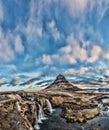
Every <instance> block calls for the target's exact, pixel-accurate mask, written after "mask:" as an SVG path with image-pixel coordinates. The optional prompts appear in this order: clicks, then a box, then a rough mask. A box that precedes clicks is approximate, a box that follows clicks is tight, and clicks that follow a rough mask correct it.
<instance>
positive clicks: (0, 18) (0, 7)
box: [0, 1, 4, 22]
mask: <svg viewBox="0 0 109 130" xmlns="http://www.w3.org/2000/svg"><path fill="white" fill-rule="evenodd" d="M3 19H4V9H3V4H2V1H0V22H2V21H3Z"/></svg>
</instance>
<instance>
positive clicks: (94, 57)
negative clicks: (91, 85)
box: [87, 45, 102, 63]
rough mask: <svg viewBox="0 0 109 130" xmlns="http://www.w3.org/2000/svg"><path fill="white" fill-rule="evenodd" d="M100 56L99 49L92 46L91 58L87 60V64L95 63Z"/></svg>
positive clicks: (100, 51) (100, 50)
mask: <svg viewBox="0 0 109 130" xmlns="http://www.w3.org/2000/svg"><path fill="white" fill-rule="evenodd" d="M101 54H102V49H101V47H100V46H97V45H94V46H93V48H92V50H91V56H90V57H89V58H88V59H87V62H89V63H93V62H95V61H97V60H98V59H99V58H100V55H101Z"/></svg>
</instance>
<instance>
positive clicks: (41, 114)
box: [34, 99, 54, 130]
mask: <svg viewBox="0 0 109 130" xmlns="http://www.w3.org/2000/svg"><path fill="white" fill-rule="evenodd" d="M46 103H47V107H46V109H47V110H48V111H49V113H50V114H52V113H53V111H54V110H53V108H52V105H51V103H50V101H49V100H48V99H46ZM37 104H38V108H39V111H38V116H37V117H36V122H35V125H34V129H35V130H39V129H40V126H39V123H42V120H46V119H47V118H46V117H45V114H44V111H43V108H42V106H41V105H40V104H39V103H38V102H37Z"/></svg>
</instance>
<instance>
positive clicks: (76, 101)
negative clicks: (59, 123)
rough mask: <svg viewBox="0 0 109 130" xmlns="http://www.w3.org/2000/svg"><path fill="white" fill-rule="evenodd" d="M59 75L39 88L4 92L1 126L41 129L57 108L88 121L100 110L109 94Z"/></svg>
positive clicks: (16, 129)
mask: <svg viewBox="0 0 109 130" xmlns="http://www.w3.org/2000/svg"><path fill="white" fill-rule="evenodd" d="M80 91H82V90H81V89H79V88H78V87H76V86H73V85H72V84H71V83H70V82H68V81H67V80H66V79H65V77H64V76H62V75H59V76H58V77H57V78H56V80H55V81H54V82H53V83H52V84H51V85H49V86H48V87H47V88H46V89H44V90H41V91H39V92H23V91H19V92H10V93H1V94H0V115H1V116H0V130H7V129H9V130H37V129H40V128H39V123H41V120H44V119H46V118H47V117H48V118H49V115H51V114H52V113H53V108H56V107H60V108H62V113H61V117H63V118H65V119H66V120H67V121H70V122H85V121H87V120H88V119H92V118H94V117H95V116H97V115H99V114H100V108H99V107H98V104H99V102H100V101H101V100H102V99H103V98H107V97H108V95H103V94H98V93H84V91H83V92H81V93H80Z"/></svg>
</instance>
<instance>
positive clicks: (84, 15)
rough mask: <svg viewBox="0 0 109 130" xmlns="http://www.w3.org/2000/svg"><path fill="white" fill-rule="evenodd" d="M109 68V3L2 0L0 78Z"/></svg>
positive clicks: (108, 0) (106, 0)
mask: <svg viewBox="0 0 109 130" xmlns="http://www.w3.org/2000/svg"><path fill="white" fill-rule="evenodd" d="M108 68H109V0H0V78H3V79H4V78H6V77H12V76H15V75H17V74H26V75H27V74H30V75H32V74H33V75H34V76H40V75H47V76H48V75H49V76H53V75H54V76H56V75H57V74H58V73H63V74H64V75H78V74H83V73H92V72H93V73H95V74H97V73H99V72H100V73H101V72H102V73H103V72H104V70H105V71H106V70H108Z"/></svg>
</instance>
